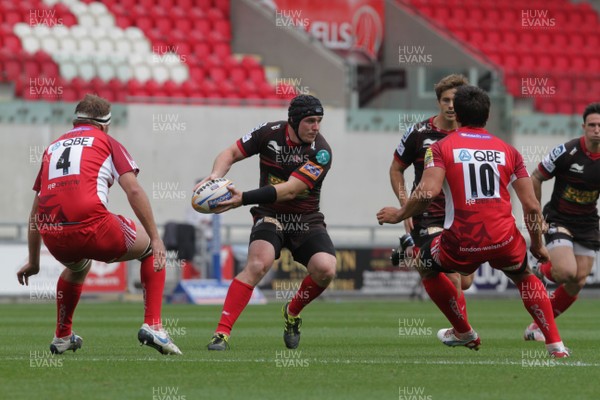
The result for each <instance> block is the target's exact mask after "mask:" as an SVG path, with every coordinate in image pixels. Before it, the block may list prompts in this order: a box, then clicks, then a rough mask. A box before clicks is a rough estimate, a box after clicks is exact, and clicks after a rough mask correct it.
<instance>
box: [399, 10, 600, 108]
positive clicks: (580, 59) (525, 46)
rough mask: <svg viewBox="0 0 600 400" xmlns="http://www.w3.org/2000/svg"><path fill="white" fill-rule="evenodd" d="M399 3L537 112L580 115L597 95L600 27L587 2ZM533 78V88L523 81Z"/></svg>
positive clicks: (599, 81)
mask: <svg viewBox="0 0 600 400" xmlns="http://www.w3.org/2000/svg"><path fill="white" fill-rule="evenodd" d="M398 1H401V0H398ZM401 2H402V3H403V4H408V5H410V6H412V7H413V9H414V10H415V11H417V12H418V13H420V15H421V17H422V18H424V19H426V20H429V21H433V22H434V23H435V26H437V27H442V28H443V29H445V30H447V32H448V33H450V34H451V35H452V36H454V37H455V38H456V39H457V40H458V41H460V42H463V43H465V44H467V45H468V47H469V48H471V49H475V51H478V52H480V53H481V54H483V55H484V56H485V57H487V59H488V60H489V61H490V62H491V63H492V64H494V65H497V66H498V69H499V70H501V71H502V72H503V75H504V84H505V86H506V90H507V91H508V92H509V93H510V94H511V95H513V96H515V97H533V98H534V102H533V104H534V107H535V109H536V110H537V111H540V112H544V113H564V114H573V113H575V114H579V113H581V112H582V110H583V107H584V106H585V105H586V104H588V103H590V102H594V101H598V95H597V93H598V92H597V91H596V90H592V89H593V88H597V87H600V75H599V74H598V72H597V71H598V68H599V67H600V57H598V55H597V51H596V48H597V47H598V44H599V43H600V33H599V31H600V29H599V28H600V23H599V18H598V14H597V13H596V11H595V10H594V9H593V8H592V7H591V6H590V5H589V4H588V3H585V2H580V3H574V2H570V1H569V0H531V1H528V2H527V3H526V5H525V3H522V2H509V1H504V2H499V1H497V0H460V1H459V0H444V1H440V0H403V1H401ZM536 12H537V13H538V14H535V13H536ZM531 13H533V14H531ZM542 26H543V27H542ZM535 78H537V79H538V82H539V84H538V85H537V86H536V85H534V86H531V85H529V86H528V85H526V84H523V83H522V82H527V81H528V80H529V82H531V80H533V79H535ZM582 82H583V83H582ZM532 93H538V94H537V95H532ZM539 93H541V94H539Z"/></svg>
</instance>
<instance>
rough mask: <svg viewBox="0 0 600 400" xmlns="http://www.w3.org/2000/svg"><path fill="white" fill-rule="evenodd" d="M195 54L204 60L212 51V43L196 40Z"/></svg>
mask: <svg viewBox="0 0 600 400" xmlns="http://www.w3.org/2000/svg"><path fill="white" fill-rule="evenodd" d="M193 49H194V50H193V51H194V55H195V56H196V57H198V58H199V59H200V60H204V59H205V58H207V57H208V56H209V55H210V53H211V48H210V45H209V44H208V43H207V42H196V43H195V44H194V45H193Z"/></svg>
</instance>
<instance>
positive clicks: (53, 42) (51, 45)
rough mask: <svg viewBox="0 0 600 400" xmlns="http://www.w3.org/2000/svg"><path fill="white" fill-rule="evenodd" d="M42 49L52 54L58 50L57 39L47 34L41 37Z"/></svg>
mask: <svg viewBox="0 0 600 400" xmlns="http://www.w3.org/2000/svg"><path fill="white" fill-rule="evenodd" d="M41 46H42V50H44V51H45V52H46V53H48V54H53V53H55V52H57V51H58V49H59V45H58V39H57V38H56V37H55V36H47V37H45V38H42V41H41Z"/></svg>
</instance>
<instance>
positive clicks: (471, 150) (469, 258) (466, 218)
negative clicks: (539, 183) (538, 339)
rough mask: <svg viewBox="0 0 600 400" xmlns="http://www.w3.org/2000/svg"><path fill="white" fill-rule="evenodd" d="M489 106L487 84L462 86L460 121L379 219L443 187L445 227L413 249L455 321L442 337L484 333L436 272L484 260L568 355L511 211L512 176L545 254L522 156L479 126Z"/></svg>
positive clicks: (538, 250) (554, 349)
mask: <svg viewBox="0 0 600 400" xmlns="http://www.w3.org/2000/svg"><path fill="white" fill-rule="evenodd" d="M489 107H490V100H489V97H488V95H487V94H486V93H485V92H484V91H482V90H481V89H479V88H476V87H473V86H461V87H459V88H458V89H457V90H456V94H455V96H454V109H455V111H456V117H457V120H458V123H459V128H458V129H457V131H456V132H454V133H452V134H450V135H448V136H447V137H446V138H444V139H442V140H440V141H439V142H436V143H435V144H433V145H432V146H431V147H430V148H429V149H428V150H427V152H426V154H425V160H424V162H425V171H424V173H423V177H422V178H421V182H420V183H419V185H418V186H417V188H416V189H415V190H414V191H413V193H412V195H411V197H410V199H409V201H408V202H407V203H406V205H405V206H404V207H403V208H401V209H396V208H393V207H386V208H383V209H382V210H380V211H379V213H378V214H377V219H378V221H379V223H380V224H382V223H398V222H400V221H403V220H404V219H406V218H409V217H411V216H413V215H415V214H418V213H420V212H422V211H423V210H425V209H426V208H427V207H428V206H429V204H430V203H431V201H432V200H433V199H434V198H435V197H436V196H437V195H438V193H439V192H440V190H443V191H444V195H445V197H446V217H445V221H444V230H443V232H442V233H441V235H439V236H436V237H435V238H433V239H431V240H430V241H429V242H427V243H425V244H424V245H423V249H422V251H421V253H420V254H419V255H418V261H419V262H420V263H421V265H420V268H421V269H422V270H423V271H424V276H423V285H424V287H425V290H426V291H427V293H428V294H429V296H430V297H431V299H432V300H433V301H434V303H435V304H436V305H437V306H438V307H439V309H440V310H441V311H442V312H443V313H444V315H445V316H446V318H448V320H449V321H450V323H451V324H452V328H450V329H442V330H440V331H439V332H438V338H439V339H440V340H441V341H442V343H444V344H445V345H447V346H466V347H468V348H471V349H474V350H477V349H478V348H479V346H480V344H481V340H480V338H479V336H478V334H477V332H475V331H474V330H473V328H472V327H471V325H470V324H469V322H468V319H467V313H466V310H464V311H463V310H461V308H460V307H459V306H458V293H457V290H456V287H455V286H454V285H453V284H452V283H451V282H450V280H449V279H448V277H446V275H445V274H443V273H441V272H459V273H461V274H471V273H473V272H475V270H476V269H477V268H478V267H479V265H480V264H481V263H484V262H489V263H490V265H491V266H492V268H496V269H500V270H502V271H503V272H504V273H505V274H506V275H507V276H508V277H509V278H510V279H511V280H512V281H513V282H514V283H515V285H516V286H517V288H518V289H519V291H520V293H521V298H522V300H523V304H524V305H525V308H526V309H527V311H528V312H529V313H530V315H531V316H532V317H533V318H534V320H535V321H536V322H537V323H538V324H539V325H540V328H541V329H542V331H543V332H544V334H545V336H546V348H547V350H548V352H549V354H550V355H551V356H552V357H568V356H569V352H568V350H567V349H566V348H565V347H564V345H563V343H562V341H561V338H560V335H559V333H558V329H557V327H556V324H555V322H554V316H553V315H552V308H551V306H550V300H549V299H548V295H547V294H546V291H545V289H544V285H543V284H542V282H541V281H540V280H539V279H538V278H537V277H536V276H535V275H533V274H532V273H531V272H530V270H529V269H528V268H527V262H526V245H525V239H524V238H523V236H521V234H520V232H519V230H518V229H517V226H516V224H515V220H514V217H513V216H512V207H511V203H510V194H509V192H508V185H509V184H511V183H512V186H513V188H514V189H515V191H516V193H517V196H518V197H519V200H520V201H521V203H522V205H523V212H524V215H525V219H526V222H527V229H528V231H529V235H530V237H531V248H530V249H531V252H532V254H534V255H535V256H536V257H538V258H541V259H547V257H548V252H547V250H546V248H545V247H544V245H543V243H542V237H541V235H542V226H541V225H542V215H541V210H540V204H539V202H538V201H537V199H536V197H535V194H534V192H533V186H532V184H531V179H530V178H529V175H528V174H527V170H526V169H525V165H524V163H523V158H522V157H521V155H520V154H519V153H518V152H517V151H516V150H515V149H514V147H512V146H510V145H508V144H506V143H504V142H503V141H502V140H500V139H498V138H496V137H495V136H493V135H491V134H490V133H489V132H487V131H486V130H485V129H484V126H485V124H486V122H487V119H488V116H489Z"/></svg>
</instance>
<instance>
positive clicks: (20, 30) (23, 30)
mask: <svg viewBox="0 0 600 400" xmlns="http://www.w3.org/2000/svg"><path fill="white" fill-rule="evenodd" d="M13 32H14V33H15V35H17V36H18V37H23V36H27V35H32V34H33V33H32V32H31V26H29V24H25V23H23V22H18V23H16V24H15V26H14V27H13Z"/></svg>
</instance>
